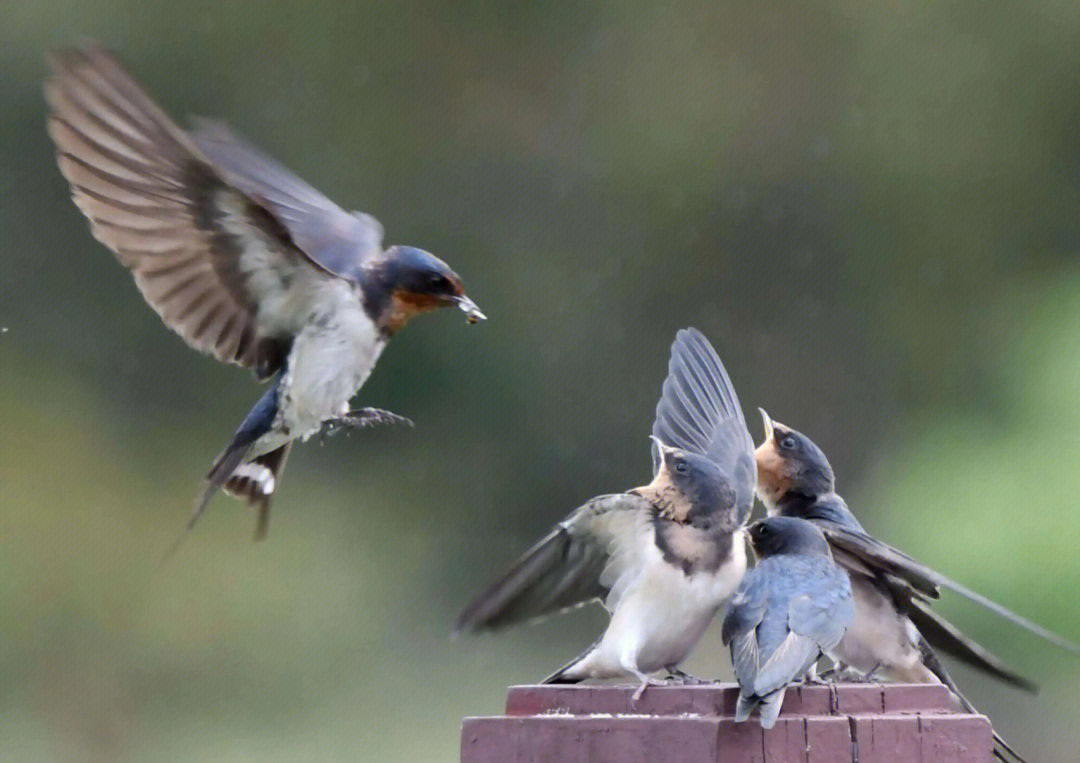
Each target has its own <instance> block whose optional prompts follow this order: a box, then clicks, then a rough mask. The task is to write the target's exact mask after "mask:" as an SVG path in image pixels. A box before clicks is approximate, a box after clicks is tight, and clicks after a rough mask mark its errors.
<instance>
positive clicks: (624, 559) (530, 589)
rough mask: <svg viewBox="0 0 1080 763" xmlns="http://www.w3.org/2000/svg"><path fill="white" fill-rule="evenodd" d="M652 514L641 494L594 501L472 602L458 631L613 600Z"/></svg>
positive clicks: (635, 563)
mask: <svg viewBox="0 0 1080 763" xmlns="http://www.w3.org/2000/svg"><path fill="white" fill-rule="evenodd" d="M649 512H650V508H649V504H648V503H647V502H646V501H645V500H644V499H642V498H639V497H638V496H636V495H630V494H625V493H623V494H617V495H606V496H600V497H599V498H594V499H592V500H591V501H589V502H588V503H586V504H585V505H584V506H582V507H581V508H579V509H577V510H576V511H575V512H574V513H573V514H571V515H570V516H569V517H567V519H566V520H564V521H563V522H561V523H559V524H558V525H557V526H556V527H555V529H553V530H552V531H551V532H550V533H548V534H547V535H546V536H544V538H543V539H541V540H540V541H539V542H538V543H537V544H536V545H534V546H533V547H532V548H530V549H529V550H528V551H526V552H525V553H524V554H523V555H522V556H521V558H520V559H518V561H517V562H515V563H514V564H513V566H511V567H510V569H509V570H508V571H507V572H506V573H504V574H503V575H502V576H501V577H500V578H499V579H498V580H496V581H495V583H493V584H492V585H491V586H489V587H488V588H487V590H485V591H484V592H483V593H482V594H480V596H478V597H477V598H476V599H475V600H474V601H473V602H472V603H470V604H469V605H468V606H467V607H466V608H465V610H464V611H463V612H462V614H461V616H460V617H459V618H458V622H457V627H456V629H455V630H457V631H480V630H490V629H496V628H501V627H504V626H507V625H512V624H515V623H519V622H524V621H529V620H534V619H537V618H541V617H544V616H546V615H551V614H555V613H557V612H561V611H564V610H567V609H571V608H574V607H577V606H580V605H582V604H586V603H588V602H590V601H597V600H603V599H605V597H610V596H611V595H612V590H613V589H618V588H619V587H620V585H621V583H622V578H623V577H624V576H625V575H628V574H630V575H632V574H633V572H634V570H636V569H638V568H639V567H640V554H641V551H640V550H639V549H641V548H643V547H644V546H645V543H644V542H642V540H643V538H642V534H643V533H645V532H647V531H648V528H649V525H648V516H649ZM608 604H609V606H612V602H611V601H609V602H608Z"/></svg>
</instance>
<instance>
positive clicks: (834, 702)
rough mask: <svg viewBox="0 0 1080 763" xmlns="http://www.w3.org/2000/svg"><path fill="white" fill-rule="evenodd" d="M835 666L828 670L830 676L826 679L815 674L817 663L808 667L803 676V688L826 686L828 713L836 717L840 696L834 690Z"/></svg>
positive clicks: (838, 710)
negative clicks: (827, 689)
mask: <svg viewBox="0 0 1080 763" xmlns="http://www.w3.org/2000/svg"><path fill="white" fill-rule="evenodd" d="M836 670H837V666H836V665H833V667H832V668H830V669H829V671H828V673H829V674H830V675H829V677H828V678H825V677H824V675H822V676H819V675H818V672H817V663H814V664H813V665H811V666H810V669H809V670H808V671H806V674H805V675H804V676H803V686H827V687H829V712H830V713H832V714H833V715H836V714H838V713H839V712H840V695H839V694H838V693H837V690H836V680H835V673H836Z"/></svg>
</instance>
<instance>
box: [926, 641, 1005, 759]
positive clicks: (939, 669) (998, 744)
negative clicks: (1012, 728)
mask: <svg viewBox="0 0 1080 763" xmlns="http://www.w3.org/2000/svg"><path fill="white" fill-rule="evenodd" d="M919 651H920V652H921V654H922V660H923V664H925V665H926V667H927V668H929V669H930V672H931V673H933V674H934V675H935V676H937V677H938V679H939V680H940V681H941V683H943V684H945V686H947V687H948V688H949V691H951V692H952V693H953V696H954V697H956V700H957V702H959V703H960V706H961V707H962V708H963V709H964V710H965V711H967V712H969V713H972V714H973V715H981V713H979V711H978V710H976V709H975V706H974V705H973V704H971V701H970V700H969V699H968V698H967V697H965V696H964V694H963V692H961V691H960V688H959V687H958V686H957V685H956V682H955V681H954V680H953V679H952V676H950V675H949V671H947V670H945V666H944V665H942V664H941V660H939V659H938V657H937V655H936V654H934V650H933V649H932V648H931V646H930V644H929V642H927V640H926V638H925V637H920V638H919ZM993 733H994V757H995V758H997V759H998V760H1000V761H1002V763H1013V761H1017V763H1026V761H1025V760H1024V758H1023V757H1022V756H1021V755H1020V753H1018V752H1017V751H1016V750H1015V749H1014V748H1013V747H1012V746H1011V745H1010V744H1009V743H1008V742H1006V741H1005V739H1004V738H1003V737H1002V736H1001V734H999V733H998V732H997V729H994V732H993ZM1009 756H1011V757H1009Z"/></svg>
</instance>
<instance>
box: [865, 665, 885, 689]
mask: <svg viewBox="0 0 1080 763" xmlns="http://www.w3.org/2000/svg"><path fill="white" fill-rule="evenodd" d="M881 667H882V665H881V663H880V662H879V663H878V664H877V665H875V666H874V667H872V668H870V670H869V671H867V673H866V675H864V676H863V677H862V678H861V679H860V680H861V681H862V682H863V683H868V684H869V683H874V684H879V683H881V681H879V680H878V677H877V676H878V673H879V672H880V671H881Z"/></svg>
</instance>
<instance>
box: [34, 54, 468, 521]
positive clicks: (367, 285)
mask: <svg viewBox="0 0 1080 763" xmlns="http://www.w3.org/2000/svg"><path fill="white" fill-rule="evenodd" d="M50 62H51V65H52V68H53V70H54V74H53V76H52V77H51V78H50V79H49V80H48V82H47V83H46V85H45V95H46V99H47V101H48V103H49V108H50V114H49V120H48V130H49V135H50V136H51V137H52V139H53V141H54V142H55V144H56V149H57V159H58V162H59V165H60V171H61V172H62V173H63V175H64V177H65V178H67V180H68V182H69V183H70V184H71V191H72V196H73V198H74V200H75V204H76V205H77V206H78V207H79V209H80V210H82V212H83V214H84V215H86V217H87V218H89V220H90V228H91V232H92V233H93V235H94V237H95V238H97V239H98V240H99V241H100V242H101V243H103V244H104V245H105V246H107V247H108V248H109V249H111V250H112V251H113V252H114V253H115V254H116V257H117V259H119V260H120V262H121V264H123V265H124V266H125V267H127V268H128V269H130V270H131V272H132V275H133V276H134V277H135V284H136V286H138V288H139V290H140V291H141V292H142V294H143V297H144V298H145V299H146V301H147V303H149V305H150V306H151V307H152V308H153V309H154V310H155V311H156V312H157V313H158V314H159V315H160V316H161V318H162V320H164V321H165V323H166V325H167V326H168V327H169V328H171V329H172V330H173V331H175V332H177V333H178V334H180V336H181V337H182V338H183V339H184V341H185V342H187V343H188V344H189V345H191V346H192V347H194V348H195V349H196V350H199V351H201V352H205V353H208V354H210V355H212V356H213V357H215V358H217V359H218V360H220V361H223V362H226V363H233V364H236V365H239V366H243V367H245V368H250V369H252V370H253V371H254V372H255V375H256V377H257V378H258V379H259V380H260V381H262V380H267V379H271V378H273V383H272V385H271V387H270V389H269V390H268V391H267V393H266V394H265V395H264V396H263V397H262V399H261V400H259V402H258V403H256V404H255V407H254V408H253V409H252V410H251V412H250V413H249V414H248V415H247V417H246V418H245V419H244V421H243V423H242V424H241V425H240V428H239V430H237V432H236V435H235V436H234V438H233V440H232V442H231V443H230V444H229V445H228V447H227V448H226V449H225V451H224V452H223V453H222V454H221V455H220V456H218V458H217V460H215V461H214V463H213V466H212V467H211V468H210V471H209V474H208V476H207V487H206V489H205V490H204V492H203V493H202V495H201V496H200V497H199V499H198V501H197V502H196V505H195V508H194V511H193V513H192V517H191V520H190V522H189V524H188V529H190V528H191V527H192V526H193V525H194V523H195V521H196V520H197V519H198V517H199V515H200V514H201V513H202V511H203V509H204V508H205V506H206V504H207V503H208V501H209V500H210V498H211V497H212V496H213V494H214V492H216V490H217V489H219V488H221V489H224V490H225V491H226V492H228V493H231V494H232V495H234V496H237V497H238V498H241V499H243V500H244V501H246V502H247V503H248V504H249V505H252V506H254V507H255V508H256V510H257V513H258V520H257V529H256V537H257V538H260V537H262V536H263V535H264V534H265V532H266V526H267V521H268V517H269V507H270V498H271V496H272V495H273V493H274V490H275V488H276V487H277V485H278V484H279V482H280V479H281V470H282V468H283V467H284V464H285V459H286V457H287V455H288V453H289V448H290V446H291V444H292V442H293V440H295V439H297V438H299V439H306V438H308V437H309V436H311V435H312V434H314V433H316V432H319V431H320V430H321V429H322V427H323V426H324V424H327V423H328V422H335V423H340V424H343V425H352V426H357V425H365V424H371V423H378V422H380V421H395V420H397V421H401V420H403V419H401V417H398V416H395V415H393V414H390V413H388V412H386V411H380V410H378V409H374V408H361V409H359V410H356V411H350V410H349V400H350V399H351V398H352V397H353V395H355V394H356V392H357V390H359V388H360V386H361V385H362V384H363V383H364V381H365V380H366V379H367V378H368V375H369V374H370V373H371V371H372V369H373V368H374V366H375V362H376V360H378V358H379V355H380V354H381V353H382V351H383V348H384V347H385V346H386V343H387V341H388V340H389V339H390V337H391V336H392V335H393V334H394V333H395V332H397V331H398V330H399V329H401V328H402V327H403V326H404V325H405V324H406V323H407V322H408V321H409V319H410V318H412V317H413V316H415V315H417V314H419V313H422V312H426V311H429V310H434V309H435V308H438V307H447V306H457V307H460V308H461V309H462V310H464V311H465V313H466V314H467V316H468V320H469V322H470V323H472V322H475V321H478V320H482V319H483V318H484V315H483V314H482V313H481V312H480V311H479V309H478V308H477V306H476V304H475V303H473V301H472V300H470V299H469V298H468V297H467V296H465V291H464V288H463V287H462V284H461V279H460V278H459V277H458V275H457V274H456V273H454V271H452V270H451V269H450V268H449V267H448V266H447V265H446V263H444V262H442V261H441V260H439V259H438V258H436V257H435V256H433V255H431V254H429V253H428V252H425V251H422V250H420V249H415V248H412V247H406V246H392V247H390V248H388V249H383V246H382V236H383V231H382V226H381V225H380V224H379V223H378V221H376V220H375V218H373V217H371V216H370V215H366V214H363V213H359V212H351V213H350V212H346V211H345V210H343V209H341V208H340V207H338V206H337V205H336V204H334V203H333V202H332V201H330V200H329V199H327V198H326V197H325V196H323V195H322V194H321V193H319V192H318V191H316V190H315V189H314V188H312V187H311V186H310V185H308V184H307V183H305V182H304V181H303V180H301V179H300V178H298V177H296V176H295V175H294V174H292V173H291V172H289V171H288V170H286V169H285V168H284V167H282V166H280V165H279V164H277V163H276V162H274V161H273V160H272V159H269V158H268V157H266V156H264V155H263V154H261V153H260V152H259V151H257V150H256V149H254V148H252V147H251V146H250V145H248V144H246V143H244V142H243V141H241V140H240V139H239V138H236V137H235V136H233V135H231V134H230V133H229V131H228V130H227V129H226V128H225V127H223V126H221V125H219V124H215V123H212V122H200V123H199V124H198V125H197V126H196V129H195V130H194V131H193V132H191V133H188V132H185V131H183V130H181V129H180V128H179V127H178V126H177V125H176V124H175V123H174V122H173V121H172V120H171V119H170V118H169V117H168V115H166V114H165V112H164V111H162V110H161V109H160V108H159V107H158V106H157V105H156V104H155V103H154V102H153V101H152V100H151V99H150V97H149V96H148V95H147V94H146V93H145V92H144V91H143V90H142V88H141V87H140V86H139V85H138V84H137V83H136V82H135V80H134V79H133V78H132V77H131V76H130V75H129V74H128V73H127V72H126V71H124V69H123V68H122V67H121V66H120V64H119V63H118V62H117V61H116V59H115V58H113V56H112V55H111V54H110V53H108V52H107V51H105V50H103V49H102V48H100V47H96V46H95V47H88V48H85V49H68V50H62V51H59V52H57V53H55V54H54V55H52V56H51V57H50Z"/></svg>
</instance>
